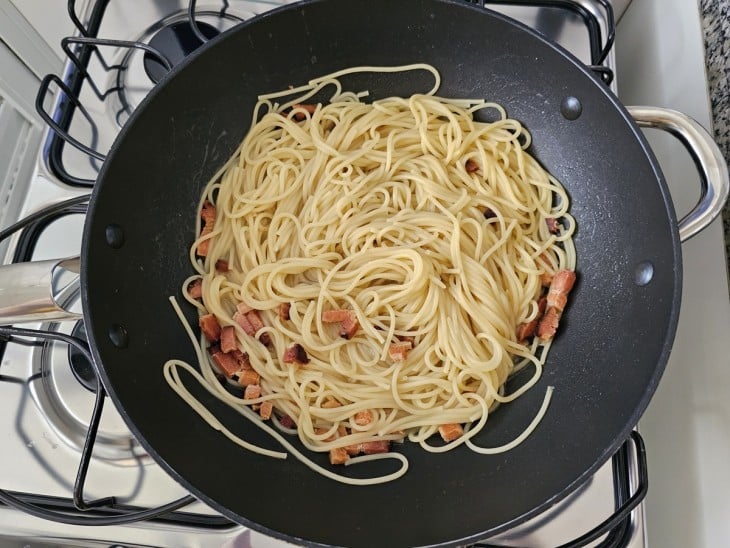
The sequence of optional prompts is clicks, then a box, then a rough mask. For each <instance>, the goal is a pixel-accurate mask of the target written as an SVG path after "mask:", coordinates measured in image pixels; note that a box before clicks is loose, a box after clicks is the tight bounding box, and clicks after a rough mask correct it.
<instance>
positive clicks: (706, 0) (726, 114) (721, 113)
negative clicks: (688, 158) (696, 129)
mask: <svg viewBox="0 0 730 548" xmlns="http://www.w3.org/2000/svg"><path fill="white" fill-rule="evenodd" d="M700 7H701V9H702V27H703V31H704V35H705V54H706V55H705V60H706V63H707V77H708V83H709V91H710V100H711V104H712V118H713V126H714V130H715V138H716V140H717V143H718V144H719V145H720V148H721V149H722V151H723V153H724V155H725V159H726V160H727V161H728V162H730V0H700ZM723 222H724V229H725V257H726V260H727V262H728V270H730V201H728V204H726V206H725V209H724V211H723Z"/></svg>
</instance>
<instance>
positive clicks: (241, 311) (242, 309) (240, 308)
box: [236, 303, 253, 314]
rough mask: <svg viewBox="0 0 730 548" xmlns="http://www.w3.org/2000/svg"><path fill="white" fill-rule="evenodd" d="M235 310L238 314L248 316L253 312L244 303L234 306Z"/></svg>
mask: <svg viewBox="0 0 730 548" xmlns="http://www.w3.org/2000/svg"><path fill="white" fill-rule="evenodd" d="M236 310H237V311H238V313H239V314H248V313H249V312H253V308H251V307H250V306H248V305H247V304H246V303H238V304H237V305H236Z"/></svg>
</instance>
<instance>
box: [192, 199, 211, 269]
mask: <svg viewBox="0 0 730 548" xmlns="http://www.w3.org/2000/svg"><path fill="white" fill-rule="evenodd" d="M200 216H201V217H202V218H203V222H204V224H203V229H202V230H201V231H200V235H201V236H207V235H208V234H210V233H211V232H213V228H214V227H215V217H216V210H215V206H214V205H213V204H211V203H210V202H209V201H207V200H206V201H205V203H204V204H203V208H202V209H201V210H200ZM209 247H210V238H208V239H207V240H203V241H202V242H200V243H199V244H198V249H197V250H196V253H197V254H198V255H199V256H201V257H205V256H207V255H208V249H209Z"/></svg>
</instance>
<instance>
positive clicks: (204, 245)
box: [195, 228, 211, 257]
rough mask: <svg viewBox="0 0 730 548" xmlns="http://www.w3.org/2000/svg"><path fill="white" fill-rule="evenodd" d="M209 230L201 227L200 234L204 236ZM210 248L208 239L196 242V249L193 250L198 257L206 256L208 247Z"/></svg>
mask: <svg viewBox="0 0 730 548" xmlns="http://www.w3.org/2000/svg"><path fill="white" fill-rule="evenodd" d="M210 232H211V231H210V230H209V231H208V232H206V231H205V228H204V229H203V232H202V235H203V236H205V234H210ZM209 248H210V239H207V240H203V241H202V242H200V243H199V244H198V249H196V250H195V252H196V253H197V254H198V255H199V256H200V257H207V256H208V249H209Z"/></svg>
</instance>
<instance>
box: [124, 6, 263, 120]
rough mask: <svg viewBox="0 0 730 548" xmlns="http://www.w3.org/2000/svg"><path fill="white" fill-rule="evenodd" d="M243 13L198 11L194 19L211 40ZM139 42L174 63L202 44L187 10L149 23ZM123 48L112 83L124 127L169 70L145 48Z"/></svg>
mask: <svg viewBox="0 0 730 548" xmlns="http://www.w3.org/2000/svg"><path fill="white" fill-rule="evenodd" d="M241 15H245V14H237V15H236V16H233V15H230V14H227V13H223V14H221V13H220V12H217V11H199V12H197V13H196V15H195V22H196V25H197V27H198V31H199V33H200V34H202V35H203V36H204V37H205V38H206V39H208V40H209V39H211V38H214V37H215V36H217V35H219V34H220V33H221V32H223V31H225V30H227V29H229V28H231V27H233V26H235V25H236V24H237V23H239V22H240V21H241ZM253 15H254V14H253V13H252V14H250V16H253ZM136 42H138V43H142V44H147V45H149V46H150V47H152V48H154V49H155V50H157V51H158V52H160V53H161V54H162V55H164V56H165V58H166V59H167V60H168V61H169V62H170V64H171V65H172V66H175V65H177V64H178V63H179V62H180V61H182V60H183V59H184V58H185V57H186V56H188V55H189V54H190V53H192V52H193V51H195V50H196V49H198V48H199V47H200V46H202V45H203V41H202V40H201V39H200V38H199V37H198V35H197V34H196V33H195V32H194V30H193V28H192V25H191V22H190V18H189V17H188V13H187V12H186V11H179V12H176V13H173V14H172V15H169V16H168V17H166V18H164V19H162V20H160V21H158V22H157V23H155V24H154V25H153V26H151V27H148V28H147V29H146V30H145V31H144V32H143V33H142V35H141V36H139V37H138V38H137V39H136ZM120 52H121V54H122V55H123V57H122V59H121V61H120V63H119V65H118V66H119V67H120V70H119V71H118V72H117V73H116V82H115V83H113V84H112V85H111V86H110V87H112V88H114V89H116V93H115V94H114V95H113V100H112V104H113V109H114V110H113V114H114V120H115V122H116V123H117V125H119V126H120V127H121V126H123V125H124V123H125V122H126V121H127V119H128V118H129V115H130V114H131V113H132V111H133V110H134V109H135V108H137V105H139V103H140V102H141V101H142V99H144V97H145V96H146V95H147V93H149V91H150V90H151V89H152V88H153V87H154V86H155V85H156V84H157V83H158V82H159V81H160V80H161V79H162V77H163V76H164V75H165V74H166V73H167V70H166V69H165V67H164V66H163V64H162V63H161V62H160V61H159V60H158V59H157V58H156V57H155V56H154V55H153V54H151V53H149V52H148V51H144V50H143V49H140V48H131V49H122V50H120Z"/></svg>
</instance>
